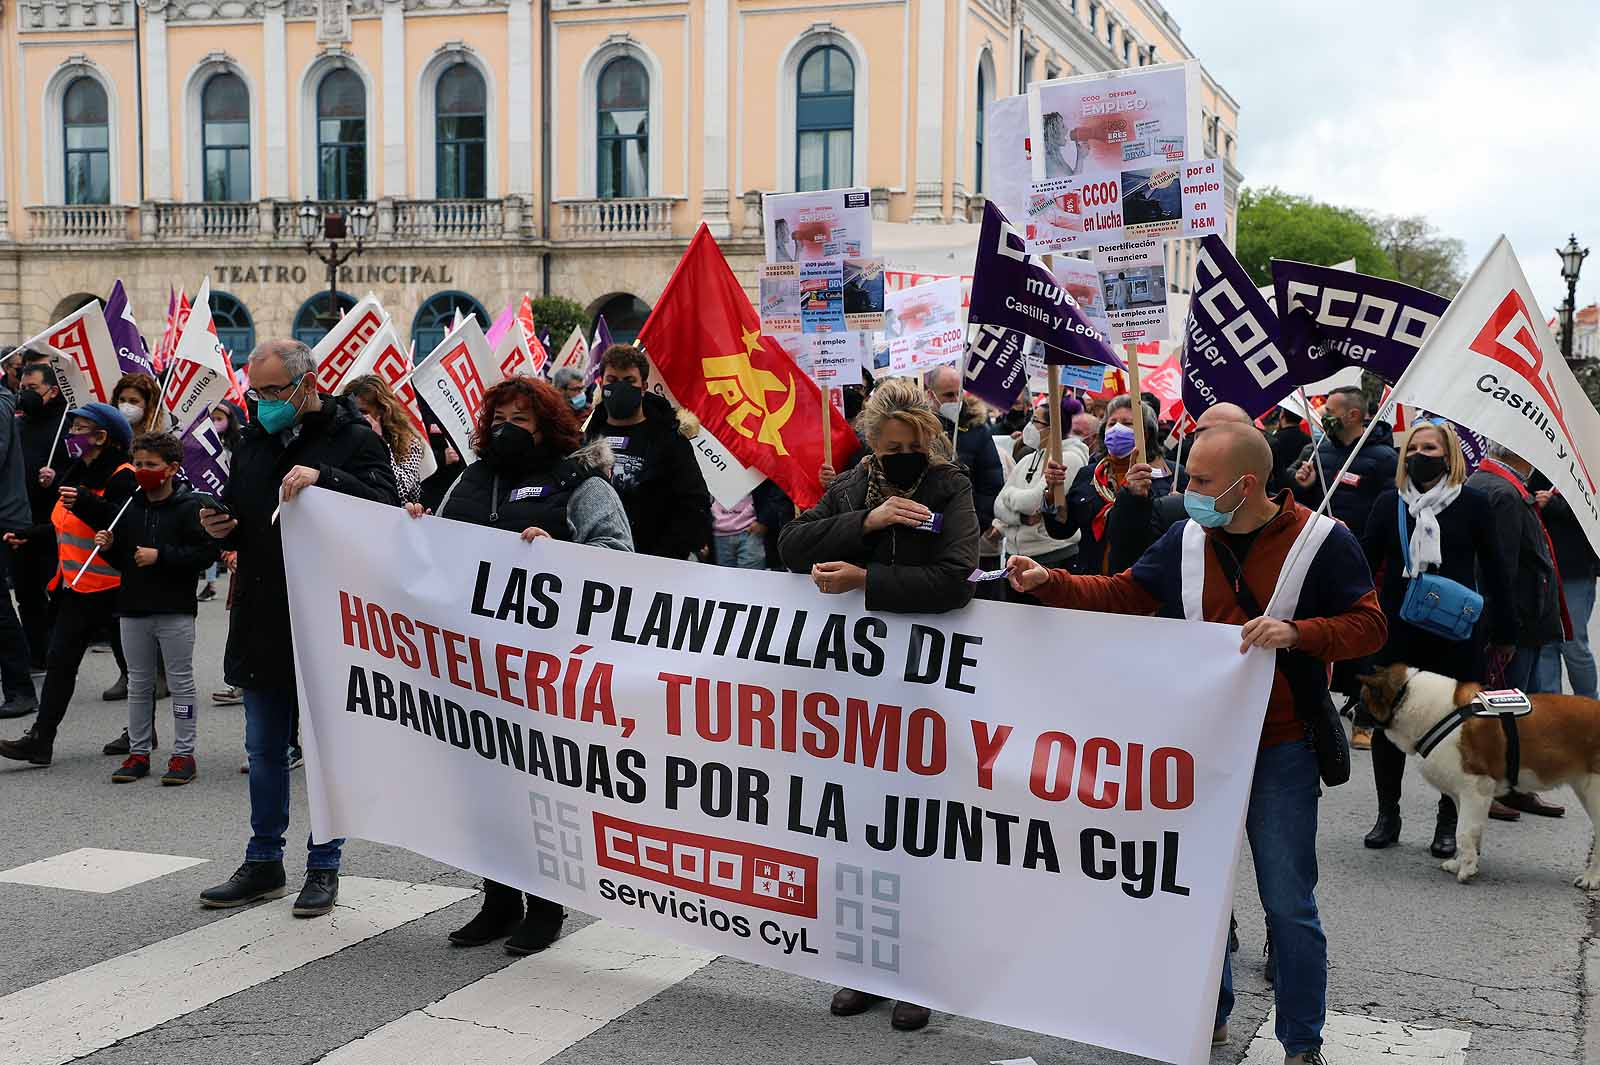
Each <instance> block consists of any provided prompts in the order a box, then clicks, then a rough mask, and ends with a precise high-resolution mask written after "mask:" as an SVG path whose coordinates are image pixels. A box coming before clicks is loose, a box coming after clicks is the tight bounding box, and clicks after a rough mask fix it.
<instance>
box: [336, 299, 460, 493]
mask: <svg viewBox="0 0 1600 1065" xmlns="http://www.w3.org/2000/svg"><path fill="white" fill-rule="evenodd" d="M411 369H412V367H411V352H410V351H409V350H408V349H407V348H406V347H404V346H403V345H402V344H401V343H400V336H399V334H397V333H396V332H395V329H394V323H393V322H391V321H390V320H389V319H388V318H387V317H385V318H384V320H383V325H381V326H379V327H378V331H377V332H376V333H374V334H373V336H372V339H371V340H370V341H368V342H367V347H366V350H365V351H363V352H362V353H361V355H360V357H359V358H357V359H356V361H355V362H353V363H351V364H350V368H349V369H348V370H346V371H345V376H344V381H345V382H348V381H353V380H355V379H356V378H357V377H361V376H362V375H364V374H369V373H370V374H376V375H377V376H379V377H381V378H383V380H384V382H385V383H387V384H388V386H389V388H390V389H392V390H393V391H394V394H395V398H396V399H398V400H399V401H400V405H401V406H402V407H404V408H405V412H406V417H407V418H409V419H410V420H411V427H412V428H413V429H415V430H416V431H417V432H418V433H420V434H422V440H423V443H427V440H428V425H427V423H426V422H424V421H423V420H422V407H421V405H420V404H419V403H417V390H416V389H415V388H413V387H412V384H411ZM343 384H344V382H341V385H340V391H342V390H343ZM438 468H439V463H438V461H437V460H436V459H435V458H434V457H433V448H431V447H425V448H423V451H422V477H423V479H424V480H426V479H427V478H429V477H432V476H433V474H434V472H435V471H437V470H438Z"/></svg>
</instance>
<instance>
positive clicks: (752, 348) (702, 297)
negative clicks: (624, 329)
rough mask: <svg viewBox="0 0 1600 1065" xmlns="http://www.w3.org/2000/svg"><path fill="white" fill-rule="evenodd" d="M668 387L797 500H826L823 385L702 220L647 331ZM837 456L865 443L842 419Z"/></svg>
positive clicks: (834, 421)
mask: <svg viewBox="0 0 1600 1065" xmlns="http://www.w3.org/2000/svg"><path fill="white" fill-rule="evenodd" d="M638 343H639V346H640V347H642V348H644V350H645V353H646V354H647V355H649V357H650V361H651V362H652V363H654V364H655V366H656V369H657V371H658V372H659V373H660V374H661V376H662V378H663V379H664V381H665V383H666V386H667V387H668V388H669V389H671V390H672V394H673V395H674V396H676V397H677V398H678V402H680V403H682V404H683V405H684V407H686V408H687V409H688V410H690V411H693V412H694V414H695V415H696V416H697V417H699V419H700V424H701V426H702V427H703V428H705V429H706V430H707V431H709V432H710V433H711V434H712V435H713V436H715V437H716V438H717V439H718V440H720V441H721V442H722V444H723V446H725V447H726V448H727V449H728V450H729V451H731V452H732V453H733V456H734V457H735V458H737V459H738V460H739V461H740V462H742V463H744V464H745V465H746V466H750V467H753V468H755V469H757V470H760V471H761V472H762V473H764V474H766V475H767V476H768V477H770V478H772V480H773V481H775V482H776V483H777V485H778V487H779V488H782V489H783V490H784V492H785V493H786V494H787V495H788V496H789V498H790V499H792V500H794V502H795V504H796V505H797V506H800V507H802V508H804V507H810V506H812V505H813V504H815V503H816V501H817V500H818V499H820V498H821V496H822V482H821V481H820V480H819V479H818V471H819V470H820V468H821V466H822V391H821V389H819V388H818V387H817V385H816V382H814V381H812V380H811V378H810V377H808V376H806V374H805V372H804V371H802V370H801V369H800V368H799V367H798V366H796V365H795V363H794V360H793V359H791V358H790V357H789V356H788V355H787V354H785V353H784V350H783V348H781V347H779V346H778V343H777V341H775V340H773V339H772V338H771V337H765V336H762V335H761V319H760V317H759V316H758V315H757V314H756V310H755V308H754V307H752V306H751V305H750V299H749V297H748V296H746V295H745V292H744V289H743V288H741V287H740V285H739V282H738V279H737V278H735V277H734V276H733V271H732V270H731V269H729V267H728V261H727V260H726V259H724V258H723V257H722V250H721V249H720V248H718V247H717V242H716V241H715V240H713V239H712V237H711V231H710V230H709V229H707V228H706V226H705V225H704V224H703V223H702V224H701V226H700V230H699V232H697V233H696V234H695V235H694V239H693V240H691V241H690V242H689V250H688V251H686V252H684V255H683V259H682V260H680V261H679V263H678V265H677V268H676V269H674V270H673V272H672V278H671V280H669V281H668V282H667V287H666V290H665V291H663V292H662V293H661V298H660V300H658V301H657V302H656V306H655V310H653V311H651V312H650V319H649V321H647V322H645V324H644V329H643V330H641V331H640V333H639V340H638ZM829 425H830V426H831V427H832V431H833V462H834V465H835V466H843V465H844V464H845V463H846V462H847V461H848V460H849V458H850V456H851V455H853V454H854V453H855V451H856V450H857V448H858V447H859V446H860V445H859V444H858V442H857V441H856V434H855V431H854V430H852V429H851V428H850V426H849V425H847V424H846V423H845V421H844V419H842V418H838V417H834V418H830V419H829Z"/></svg>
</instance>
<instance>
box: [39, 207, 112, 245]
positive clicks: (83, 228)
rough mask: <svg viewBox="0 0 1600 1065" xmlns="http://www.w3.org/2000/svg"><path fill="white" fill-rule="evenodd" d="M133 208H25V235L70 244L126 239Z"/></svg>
mask: <svg viewBox="0 0 1600 1065" xmlns="http://www.w3.org/2000/svg"><path fill="white" fill-rule="evenodd" d="M132 211H133V208H131V207H124V206H121V205H120V204H103V203H102V204H73V205H71V206H63V205H49V206H43V205H41V206H35V207H29V208H28V235H29V237H31V238H32V239H34V240H59V241H69V242H72V243H80V242H82V243H89V242H95V241H118V240H127V239H128V235H129V233H128V216H129V214H130V213H132Z"/></svg>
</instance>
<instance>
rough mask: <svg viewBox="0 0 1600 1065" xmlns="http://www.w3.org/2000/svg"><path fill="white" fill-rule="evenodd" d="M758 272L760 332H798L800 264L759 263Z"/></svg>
mask: <svg viewBox="0 0 1600 1065" xmlns="http://www.w3.org/2000/svg"><path fill="white" fill-rule="evenodd" d="M758 272H759V286H758V287H759V290H760V293H759V294H760V303H759V304H758V306H759V307H760V308H761V331H762V332H763V333H766V334H767V335H768V336H785V335H787V334H790V333H799V332H800V331H801V329H800V264H799V263H794V262H788V263H762V264H761V266H760V267H759V268H758Z"/></svg>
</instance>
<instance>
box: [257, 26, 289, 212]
mask: <svg viewBox="0 0 1600 1065" xmlns="http://www.w3.org/2000/svg"><path fill="white" fill-rule="evenodd" d="M283 4H284V0H266V3H265V4H264V5H263V10H262V13H261V63H262V69H263V76H262V86H261V89H262V93H263V96H262V102H263V103H264V104H265V105H266V107H265V110H266V120H267V135H266V141H267V157H266V159H265V160H264V161H265V163H266V173H267V185H266V195H267V198H268V199H274V200H286V199H288V198H289V74H288V64H289V60H288V53H287V48H286V46H285V44H284V31H283V14H284V12H283Z"/></svg>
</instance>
